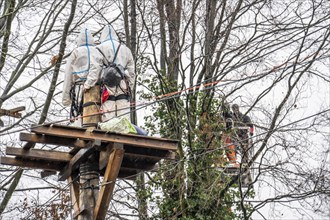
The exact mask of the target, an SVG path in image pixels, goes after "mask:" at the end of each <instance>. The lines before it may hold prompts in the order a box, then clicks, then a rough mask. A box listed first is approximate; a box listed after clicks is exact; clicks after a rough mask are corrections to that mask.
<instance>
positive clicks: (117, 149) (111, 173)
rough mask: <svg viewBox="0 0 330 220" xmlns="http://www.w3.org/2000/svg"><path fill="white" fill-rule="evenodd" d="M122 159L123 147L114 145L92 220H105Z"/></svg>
mask: <svg viewBox="0 0 330 220" xmlns="http://www.w3.org/2000/svg"><path fill="white" fill-rule="evenodd" d="M123 157H124V149H123V145H122V144H118V143H115V144H114V149H113V151H112V152H111V154H110V157H109V161H108V165H107V168H106V170H105V174H104V179H103V182H102V185H101V189H100V192H99V196H98V199H97V202H96V205H95V209H94V218H93V219H94V220H97V219H105V216H106V213H107V210H108V208H109V203H110V200H111V198H112V193H113V189H114V187H115V182H116V179H117V177H118V173H119V169H120V166H121V162H122V160H123Z"/></svg>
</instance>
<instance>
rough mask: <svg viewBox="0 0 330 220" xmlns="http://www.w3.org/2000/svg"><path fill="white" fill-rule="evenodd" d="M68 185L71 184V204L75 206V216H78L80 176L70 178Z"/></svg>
mask: <svg viewBox="0 0 330 220" xmlns="http://www.w3.org/2000/svg"><path fill="white" fill-rule="evenodd" d="M68 184H70V194H71V204H72V206H73V215H77V213H79V212H80V210H79V178H78V176H74V177H73V176H69V177H68Z"/></svg>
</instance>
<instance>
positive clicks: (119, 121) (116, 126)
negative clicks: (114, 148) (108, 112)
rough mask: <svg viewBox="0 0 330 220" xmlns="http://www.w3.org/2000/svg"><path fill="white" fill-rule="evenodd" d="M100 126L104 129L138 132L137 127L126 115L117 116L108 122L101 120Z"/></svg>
mask: <svg viewBox="0 0 330 220" xmlns="http://www.w3.org/2000/svg"><path fill="white" fill-rule="evenodd" d="M99 127H100V129H101V130H103V131H110V132H117V133H122V134H137V131H136V129H135V127H134V126H133V125H132V123H131V122H130V121H129V120H128V119H127V118H125V117H116V118H112V119H110V120H108V121H106V122H100V123H99Z"/></svg>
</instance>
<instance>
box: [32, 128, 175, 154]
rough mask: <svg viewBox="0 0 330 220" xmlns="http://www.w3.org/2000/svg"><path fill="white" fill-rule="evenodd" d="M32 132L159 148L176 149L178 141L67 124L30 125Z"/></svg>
mask: <svg viewBox="0 0 330 220" xmlns="http://www.w3.org/2000/svg"><path fill="white" fill-rule="evenodd" d="M31 131H32V132H35V133H38V134H46V135H52V136H57V137H65V138H79V139H83V140H95V139H99V140H101V141H103V142H116V143H121V144H127V145H132V146H136V147H143V148H153V149H160V150H173V151H176V150H177V144H178V141H176V140H170V139H163V138H155V137H148V136H142V135H131V134H117V133H107V132H104V131H101V130H95V129H94V130H93V131H92V132H91V131H86V130H81V129H77V128H76V129H70V127H69V126H66V127H63V126H61V127H59V126H39V127H34V128H33V127H32V128H31Z"/></svg>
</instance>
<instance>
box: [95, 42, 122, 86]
mask: <svg viewBox="0 0 330 220" xmlns="http://www.w3.org/2000/svg"><path fill="white" fill-rule="evenodd" d="M120 45H121V44H119V46H118V48H117V51H116V54H115V57H114V58H113V61H112V62H109V61H108V60H107V58H106V56H105V55H104V53H103V52H102V51H101V50H100V49H99V48H96V49H97V50H98V51H100V53H101V54H102V55H103V57H104V58H105V60H106V61H107V63H106V64H105V63H104V64H103V65H104V67H103V74H102V76H101V83H102V84H104V85H106V86H109V87H114V86H119V84H120V81H121V80H122V79H124V76H125V75H124V72H125V68H124V67H123V66H122V65H121V64H117V63H115V60H116V57H117V53H118V51H119V48H120Z"/></svg>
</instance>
